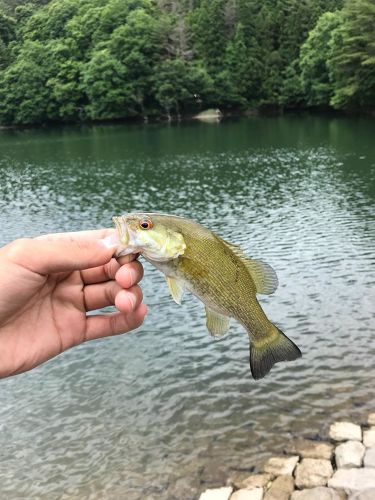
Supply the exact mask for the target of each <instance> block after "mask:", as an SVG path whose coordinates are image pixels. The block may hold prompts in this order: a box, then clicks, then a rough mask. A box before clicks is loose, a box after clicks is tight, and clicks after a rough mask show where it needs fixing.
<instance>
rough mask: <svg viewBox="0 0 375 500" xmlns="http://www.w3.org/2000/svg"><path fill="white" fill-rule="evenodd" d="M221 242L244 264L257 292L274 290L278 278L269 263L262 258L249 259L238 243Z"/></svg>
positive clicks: (266, 293) (277, 283) (266, 292)
mask: <svg viewBox="0 0 375 500" xmlns="http://www.w3.org/2000/svg"><path fill="white" fill-rule="evenodd" d="M223 242H224V243H225V245H227V247H229V248H230V249H231V250H232V252H233V253H235V254H236V255H237V257H239V258H240V259H241V260H242V262H243V263H244V264H245V266H246V267H247V269H248V270H249V273H250V274H251V277H252V278H253V281H254V284H255V287H256V290H257V293H260V294H263V295H271V293H274V292H275V291H276V289H277V287H278V285H279V280H278V279H277V275H276V271H275V270H274V269H273V268H272V267H271V266H270V265H269V264H267V263H266V262H263V261H262V260H257V259H250V257H248V256H247V255H246V254H245V252H244V251H243V250H242V249H241V247H240V246H238V245H233V244H232V243H228V242H227V241H225V240H223Z"/></svg>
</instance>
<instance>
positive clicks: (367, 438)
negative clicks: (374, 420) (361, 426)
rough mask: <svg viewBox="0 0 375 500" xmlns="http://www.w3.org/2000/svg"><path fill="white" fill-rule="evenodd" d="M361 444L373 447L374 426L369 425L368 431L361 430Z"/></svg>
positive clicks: (374, 444) (374, 439) (374, 442)
mask: <svg viewBox="0 0 375 500" xmlns="http://www.w3.org/2000/svg"><path fill="white" fill-rule="evenodd" d="M363 444H364V445H365V446H366V448H373V447H374V446H375V427H371V429H369V430H368V431H364V432H363Z"/></svg>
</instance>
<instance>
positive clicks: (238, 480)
mask: <svg viewBox="0 0 375 500" xmlns="http://www.w3.org/2000/svg"><path fill="white" fill-rule="evenodd" d="M272 478H273V476H272V475H271V474H266V473H265V474H251V475H250V476H249V474H248V473H244V472H236V473H235V474H234V475H233V476H232V477H230V478H229V479H228V480H227V485H228V486H234V487H235V488H236V489H238V490H240V489H242V488H245V489H248V490H251V489H252V488H264V487H265V486H267V485H268V483H269V482H270V481H271V479H272Z"/></svg>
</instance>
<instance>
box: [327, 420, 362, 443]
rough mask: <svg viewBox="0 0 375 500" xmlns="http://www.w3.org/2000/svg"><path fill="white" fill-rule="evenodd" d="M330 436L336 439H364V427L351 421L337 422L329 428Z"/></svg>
mask: <svg viewBox="0 0 375 500" xmlns="http://www.w3.org/2000/svg"><path fill="white" fill-rule="evenodd" d="M329 436H330V438H331V439H333V440H334V441H362V429H361V427H360V426H359V425H357V424H352V423H351V422H335V423H334V424H332V425H331V427H330V429H329Z"/></svg>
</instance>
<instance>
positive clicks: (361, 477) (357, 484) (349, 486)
mask: <svg viewBox="0 0 375 500" xmlns="http://www.w3.org/2000/svg"><path fill="white" fill-rule="evenodd" d="M328 486H329V487H331V488H339V489H342V490H345V492H346V493H347V494H350V493H356V492H358V491H361V490H367V489H369V488H375V473H374V469H371V468H363V469H338V470H337V471H336V472H335V473H334V475H333V476H332V477H331V479H330V480H329V481H328Z"/></svg>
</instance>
